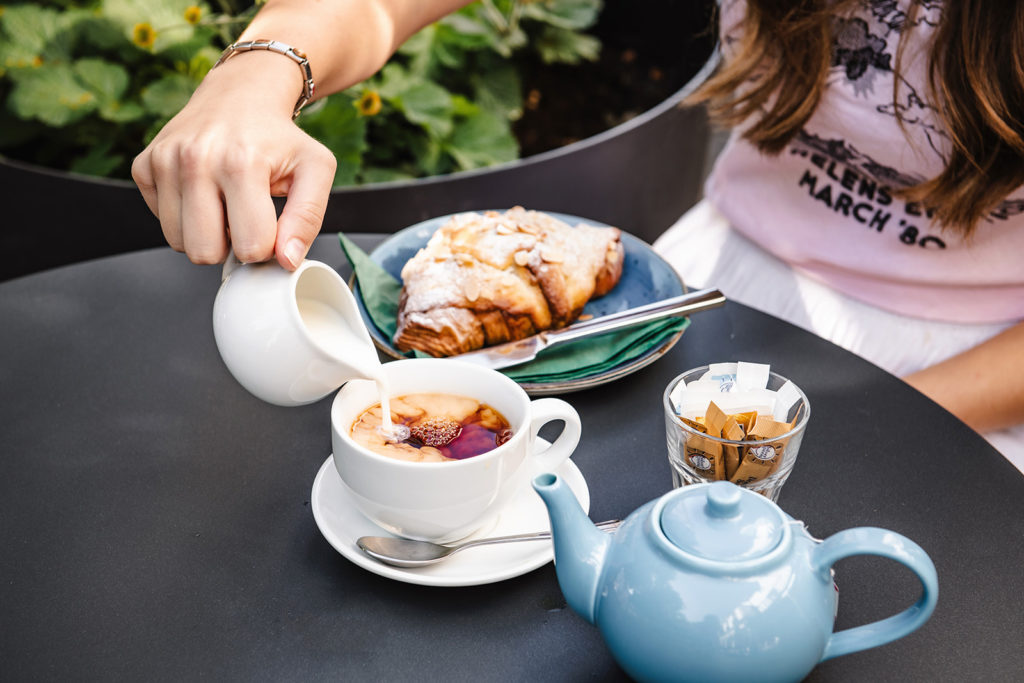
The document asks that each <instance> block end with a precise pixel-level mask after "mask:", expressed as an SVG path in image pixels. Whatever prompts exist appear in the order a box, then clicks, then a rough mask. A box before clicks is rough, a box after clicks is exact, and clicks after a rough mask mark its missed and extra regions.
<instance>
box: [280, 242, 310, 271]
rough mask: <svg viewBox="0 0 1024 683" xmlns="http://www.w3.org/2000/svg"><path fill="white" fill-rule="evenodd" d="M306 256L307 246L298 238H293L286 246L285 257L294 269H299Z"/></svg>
mask: <svg viewBox="0 0 1024 683" xmlns="http://www.w3.org/2000/svg"><path fill="white" fill-rule="evenodd" d="M305 256H306V245H305V243H304V242H303V241H302V240H300V239H299V238H298V237H293V238H291V239H290V240H288V243H287V244H285V245H284V257H285V258H286V259H287V260H288V263H290V264H292V267H293V268H298V267H299V264H300V263H302V259H303V258H304V257H305Z"/></svg>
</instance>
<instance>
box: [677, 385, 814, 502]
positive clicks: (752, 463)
mask: <svg viewBox="0 0 1024 683" xmlns="http://www.w3.org/2000/svg"><path fill="white" fill-rule="evenodd" d="M708 369H709V367H708V366H706V365H705V366H702V367H699V368H694V369H692V370H688V371H686V372H684V373H683V374H681V375H679V376H678V377H676V378H674V379H673V380H672V381H671V382H669V384H668V386H667V387H666V388H665V394H664V398H663V404H664V408H665V435H666V440H667V443H668V460H669V464H670V465H671V468H672V485H673V487H674V488H679V487H680V486H686V485H688V484H703V483H707V482H712V481H718V480H722V479H724V480H728V481H732V482H733V483H735V484H737V485H739V486H742V487H743V488H746V489H750V490H751V491H755V492H757V493H760V494H762V495H763V496H765V497H767V498H768V499H769V500H771V501H772V502H777V501H778V498H779V492H780V491H781V490H782V485H783V484H784V483H786V479H788V478H789V474H790V472H792V471H793V466H794V465H795V464H796V459H797V454H798V453H799V451H800V443H801V441H802V440H803V436H804V430H805V429H806V427H807V422H808V420H809V419H810V417H811V404H810V402H809V401H808V400H807V396H806V394H804V392H803V390H801V389H800V387H798V386H796V385H795V384H793V386H794V387H795V389H796V392H797V393H798V394H799V399H798V400H797V401H796V403H795V404H794V405H793V407H792V408H791V409H790V414H789V416H787V419H788V420H789V421H793V420H795V422H792V427H791V428H790V429H789V430H788V431H786V432H785V433H782V434H779V435H776V436H772V437H771V438H764V439H751V440H747V439H736V440H733V439H728V438H723V437H716V436H710V435H708V434H705V433H703V432H701V431H700V430H699V425H697V424H695V422H694V421H693V420H686V419H683V417H682V416H680V415H677V414H676V411H675V406H674V405H673V403H672V400H671V395H672V391H673V390H674V389H675V388H676V386H677V385H678V384H679V383H680V382H687V383H689V382H692V381H694V380H697V379H700V378H701V377H702V376H703V375H704V374H705V373H706V372H707V371H708ZM787 381H788V380H787V379H786V378H785V377H783V376H782V375H779V374H777V373H775V372H769V373H768V384H767V385H766V386H765V388H766V389H769V390H771V391H778V390H779V389H780V388H781V387H782V386H783V385H784V384H786V382H787ZM716 405H717V404H716ZM723 410H724V412H726V413H728V412H729V410H728V409H723ZM716 458H722V459H723V461H724V462H725V463H731V464H732V467H731V468H728V467H716V466H715V462H714V461H715V459H716ZM716 473H717V476H716Z"/></svg>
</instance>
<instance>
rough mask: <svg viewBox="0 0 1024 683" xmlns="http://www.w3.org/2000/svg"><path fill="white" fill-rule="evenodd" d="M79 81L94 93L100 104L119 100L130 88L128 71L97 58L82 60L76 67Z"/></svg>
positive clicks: (76, 63) (118, 65)
mask: <svg viewBox="0 0 1024 683" xmlns="http://www.w3.org/2000/svg"><path fill="white" fill-rule="evenodd" d="M74 70H75V76H76V77H77V78H78V81H79V82H80V83H81V84H82V85H84V86H85V87H86V88H88V89H89V90H90V91H92V92H93V94H95V95H96V96H97V98H99V100H100V102H111V101H116V100H118V99H119V98H120V97H121V96H122V95H124V92H125V90H126V89H127V88H128V81H129V76H128V70H127V69H125V68H124V67H123V66H121V65H120V64H112V63H110V62H107V61H104V60H102V59H97V58H88V59H80V60H78V61H77V62H75V65H74Z"/></svg>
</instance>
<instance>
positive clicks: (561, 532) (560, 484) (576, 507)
mask: <svg viewBox="0 0 1024 683" xmlns="http://www.w3.org/2000/svg"><path fill="white" fill-rule="evenodd" d="M533 488H534V490H535V491H536V492H537V493H538V494H539V495H540V497H541V499H542V500H543V501H544V505H546V506H547V509H548V517H550V518H551V534H552V537H553V542H554V546H555V572H556V574H557V575H558V585H559V586H560V587H561V588H562V594H563V595H564V596H565V601H566V602H567V603H568V604H569V606H570V607H572V608H573V610H574V611H575V612H576V613H578V614H579V615H580V616H581V617H583V618H584V619H586V620H587V621H589V622H590V623H592V624H593V623H594V619H595V610H596V607H597V588H598V585H599V582H600V579H601V572H602V569H603V567H604V563H605V557H606V556H607V554H608V548H609V547H610V545H611V537H610V536H609V535H608V534H605V533H604V532H602V531H600V530H598V528H597V527H595V526H594V524H593V522H591V521H590V518H589V517H587V515H586V514H584V512H583V508H581V507H580V504H579V501H577V500H576V496H575V495H573V492H572V491H571V490H570V489H569V487H568V486H567V485H566V483H565V482H564V481H562V479H561V478H559V477H558V475H555V474H540V475H538V476H537V477H535V478H534V480H533Z"/></svg>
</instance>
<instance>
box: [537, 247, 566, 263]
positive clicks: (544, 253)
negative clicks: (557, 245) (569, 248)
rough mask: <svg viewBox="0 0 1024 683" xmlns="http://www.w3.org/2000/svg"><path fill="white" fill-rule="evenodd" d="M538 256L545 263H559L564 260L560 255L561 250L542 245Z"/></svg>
mask: <svg viewBox="0 0 1024 683" xmlns="http://www.w3.org/2000/svg"><path fill="white" fill-rule="evenodd" d="M540 257H541V259H543V260H544V262H545V263H561V262H562V261H564V260H565V258H564V257H563V256H562V252H560V251H559V250H557V249H553V248H551V247H545V246H542V247H541V248H540Z"/></svg>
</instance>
